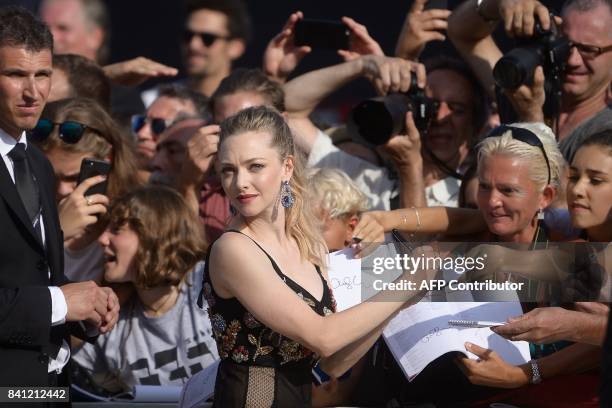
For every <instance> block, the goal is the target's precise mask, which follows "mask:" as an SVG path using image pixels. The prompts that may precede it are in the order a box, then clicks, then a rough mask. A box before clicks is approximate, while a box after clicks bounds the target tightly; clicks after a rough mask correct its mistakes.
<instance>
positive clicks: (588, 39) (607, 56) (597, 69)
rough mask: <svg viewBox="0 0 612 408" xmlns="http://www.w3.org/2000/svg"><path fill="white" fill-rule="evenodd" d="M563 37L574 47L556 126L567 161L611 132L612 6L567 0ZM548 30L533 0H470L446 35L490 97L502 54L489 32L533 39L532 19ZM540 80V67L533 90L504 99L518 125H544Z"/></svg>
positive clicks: (604, 1) (598, 0)
mask: <svg viewBox="0 0 612 408" xmlns="http://www.w3.org/2000/svg"><path fill="white" fill-rule="evenodd" d="M561 15H562V20H563V23H562V26H561V28H562V32H563V34H564V35H565V36H566V37H567V38H568V39H569V41H570V43H571V45H572V47H571V50H570V55H569V57H568V60H567V61H566V63H567V65H566V69H565V73H564V77H563V83H562V98H561V109H560V114H559V122H558V124H557V129H558V131H557V137H558V138H559V142H560V149H561V151H562V152H563V155H564V156H565V158H566V160H568V161H571V159H572V157H573V155H574V153H575V151H576V149H577V148H578V146H579V145H580V143H581V141H582V140H583V139H584V138H585V137H587V136H588V135H590V134H593V133H596V132H599V131H602V130H605V129H610V128H612V109H611V108H610V106H609V105H608V103H609V101H608V92H609V87H610V81H611V80H612V1H611V0H567V1H566V2H565V4H564V5H563V8H562V13H561ZM536 18H537V19H538V20H539V21H540V22H541V24H542V26H543V28H544V29H547V28H549V27H550V25H551V24H552V22H551V21H550V17H549V11H548V9H547V8H546V7H545V6H543V5H542V4H541V3H540V2H538V1H535V0H469V1H467V2H466V3H464V4H462V5H461V6H460V7H458V8H457V9H456V10H455V11H454V12H453V14H452V15H451V17H450V19H449V35H450V38H451V39H452V41H453V43H454V44H455V46H456V47H457V49H458V50H459V51H460V52H461V54H462V55H463V57H464V58H466V60H467V61H468V62H469V63H470V65H471V66H472V69H474V71H475V72H476V73H477V75H478V77H479V79H480V81H482V82H483V85H484V86H485V88H486V89H487V90H488V91H490V92H491V95H493V89H494V80H493V74H492V70H493V67H494V66H495V63H496V62H497V61H498V60H499V59H500V58H501V56H502V53H501V51H500V50H499V48H497V46H496V45H495V42H494V41H493V39H492V37H491V33H492V32H493V30H494V29H495V27H496V26H497V24H496V23H497V22H498V21H499V22H501V23H503V24H504V27H505V29H506V32H507V33H508V34H509V35H511V36H516V37H520V36H531V35H532V34H533V30H534V22H535V19H536ZM543 83H544V76H543V72H542V70H541V68H538V69H537V70H536V72H535V74H534V81H533V85H532V86H526V85H523V86H521V87H519V88H517V89H516V90H510V91H508V92H507V95H508V96H509V97H510V99H511V100H512V102H513V105H514V107H515V109H516V110H517V113H518V115H519V117H520V119H521V120H524V121H543V120H544V115H543V113H542V106H543V104H544V89H543Z"/></svg>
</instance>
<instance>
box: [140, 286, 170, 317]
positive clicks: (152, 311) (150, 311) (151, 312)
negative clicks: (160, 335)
mask: <svg viewBox="0 0 612 408" xmlns="http://www.w3.org/2000/svg"><path fill="white" fill-rule="evenodd" d="M178 293H179V291H178V287H176V286H172V289H171V292H170V293H168V294H167V295H165V299H164V300H163V302H162V303H161V304H160V305H159V306H157V307H153V306H152V305H148V304H146V303H144V302H142V301H141V302H142V305H143V308H144V311H145V314H146V315H147V316H151V317H158V316H161V315H163V314H164V313H165V312H166V311H165V310H164V311H162V312H160V311H161V310H163V309H164V307H165V306H166V305H167V304H168V303H170V300H173V302H172V304H174V303H175V302H176V299H177V298H178Z"/></svg>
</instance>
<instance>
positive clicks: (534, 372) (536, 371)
mask: <svg viewBox="0 0 612 408" xmlns="http://www.w3.org/2000/svg"><path fill="white" fill-rule="evenodd" d="M529 364H530V365H531V378H530V379H529V382H530V383H531V384H539V383H541V382H542V375H540V366H539V365H538V360H530V361H529Z"/></svg>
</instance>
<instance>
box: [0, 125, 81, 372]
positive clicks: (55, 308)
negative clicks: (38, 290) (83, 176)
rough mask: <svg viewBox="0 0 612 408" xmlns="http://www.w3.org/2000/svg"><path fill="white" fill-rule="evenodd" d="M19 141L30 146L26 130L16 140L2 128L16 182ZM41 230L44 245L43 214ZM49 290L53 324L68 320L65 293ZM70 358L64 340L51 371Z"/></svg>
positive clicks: (0, 139)
mask: <svg viewBox="0 0 612 408" xmlns="http://www.w3.org/2000/svg"><path fill="white" fill-rule="evenodd" d="M17 143H23V144H24V145H25V146H26V149H27V147H28V142H27V140H26V137H25V132H23V133H22V134H21V136H20V137H19V141H17V140H15V139H14V138H13V137H12V136H10V135H9V134H7V133H6V132H5V131H3V130H2V129H0V155H1V156H2V160H4V164H5V165H6V168H7V170H8V172H9V174H10V176H11V179H12V180H13V183H14V182H15V170H14V167H13V160H12V159H11V158H10V157H9V155H8V154H9V153H10V151H11V150H13V148H14V147H15V146H16V145H17ZM40 217H41V218H40V220H39V224H40V232H41V235H42V241H43V245H44V244H45V224H44V223H43V222H42V214H41V215H40ZM47 273H48V274H49V277H51V270H50V269H47ZM49 292H50V293H51V325H52V326H57V325H59V324H63V323H65V322H66V314H67V313H68V305H67V304H66V298H65V297H64V293H63V292H62V290H61V289H60V288H58V287H57V286H49ZM69 358H70V348H69V347H68V343H66V341H64V342H63V344H62V347H61V349H60V351H59V353H58V354H57V357H56V358H55V359H51V358H50V359H49V372H52V371H54V370H55V371H57V372H58V373H60V372H61V371H62V368H63V367H64V366H65V365H66V363H68V359H69Z"/></svg>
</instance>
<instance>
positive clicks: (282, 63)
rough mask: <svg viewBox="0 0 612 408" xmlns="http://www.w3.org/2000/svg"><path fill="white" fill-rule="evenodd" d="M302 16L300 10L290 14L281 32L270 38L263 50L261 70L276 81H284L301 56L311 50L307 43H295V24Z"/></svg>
mask: <svg viewBox="0 0 612 408" xmlns="http://www.w3.org/2000/svg"><path fill="white" fill-rule="evenodd" d="M303 18H304V15H303V13H302V12H301V11H296V12H295V13H293V14H291V15H290V16H289V19H288V20H287V22H286V23H285V26H284V27H283V29H282V30H281V32H280V33H278V34H277V35H276V36H275V37H274V38H272V39H271V40H270V42H269V43H268V46H267V47H266V51H265V52H264V57H263V71H264V72H265V73H266V75H268V76H269V77H270V78H272V79H274V80H276V81H278V82H281V83H284V82H285V81H286V80H287V78H288V77H289V75H290V74H291V73H292V72H293V70H294V69H295V67H297V65H298V64H299V63H300V61H301V60H302V58H304V56H306V54H308V53H309V52H310V51H311V50H312V49H311V48H310V47H309V46H307V45H304V46H301V47H298V46H296V45H295V41H294V33H295V24H296V23H297V22H298V21H299V20H301V19H303Z"/></svg>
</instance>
